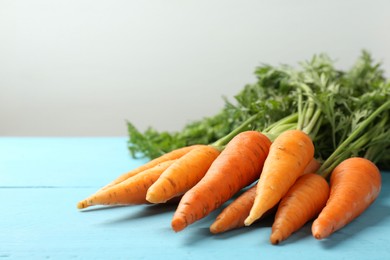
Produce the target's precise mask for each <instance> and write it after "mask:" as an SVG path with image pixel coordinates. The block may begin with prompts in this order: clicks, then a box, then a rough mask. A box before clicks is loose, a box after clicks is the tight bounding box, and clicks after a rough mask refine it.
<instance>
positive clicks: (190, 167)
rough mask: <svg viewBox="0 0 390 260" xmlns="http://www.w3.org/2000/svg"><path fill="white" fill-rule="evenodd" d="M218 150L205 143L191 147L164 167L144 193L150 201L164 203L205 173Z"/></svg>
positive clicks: (187, 188) (182, 191)
mask: <svg viewBox="0 0 390 260" xmlns="http://www.w3.org/2000/svg"><path fill="white" fill-rule="evenodd" d="M219 154H220V151H219V150H218V149H217V148H215V147H213V146H211V145H205V146H201V147H198V148H196V149H193V150H192V151H190V152H188V153H187V154H185V155H184V156H183V157H181V158H179V159H177V160H176V162H175V163H173V164H172V165H171V166H170V167H169V168H168V169H166V170H165V171H164V172H163V173H162V174H161V176H160V177H159V178H158V179H157V181H156V182H155V183H153V184H152V186H150V187H149V189H148V191H147V193H146V200H147V201H149V202H151V203H164V202H166V201H168V200H169V199H171V198H173V197H176V196H178V195H181V194H183V193H185V192H186V191H188V190H189V189H190V188H192V187H193V186H194V185H195V184H196V183H197V182H199V180H200V179H202V177H203V176H204V175H205V174H206V172H207V170H208V169H209V167H210V165H211V163H212V162H213V161H214V160H215V158H217V156H218V155H219Z"/></svg>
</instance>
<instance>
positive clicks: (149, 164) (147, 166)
mask: <svg viewBox="0 0 390 260" xmlns="http://www.w3.org/2000/svg"><path fill="white" fill-rule="evenodd" d="M200 146H205V145H198V144H196V145H191V146H185V147H181V148H178V149H176V150H173V151H170V152H168V153H166V154H163V155H162V156H160V157H157V158H155V159H153V160H151V161H149V162H147V163H146V164H143V165H141V166H139V167H137V168H135V169H133V170H131V171H129V172H127V173H124V174H122V175H120V176H119V177H118V178H116V179H115V180H113V181H112V182H110V183H109V184H107V185H106V186H104V187H102V188H101V189H100V190H98V192H99V191H101V190H104V189H107V188H108V187H111V186H114V185H116V184H118V183H120V182H122V181H124V180H126V179H128V178H130V177H132V176H134V175H136V174H138V173H140V172H143V171H145V170H147V169H150V168H152V167H154V166H156V165H157V164H159V163H161V162H164V161H169V160H174V159H178V158H180V157H182V156H183V155H185V154H186V153H188V152H189V151H191V150H193V149H195V148H198V147H200Z"/></svg>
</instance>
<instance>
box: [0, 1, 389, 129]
mask: <svg viewBox="0 0 390 260" xmlns="http://www.w3.org/2000/svg"><path fill="white" fill-rule="evenodd" d="M389 32H390V1H388V0H382V1H381V0H374V1H369V0H367V1H363V0H359V1H358V0H349V1H348V0H344V1H336V0H328V1H310V0H295V1H293V0H276V1H275V0H274V1H260V0H257V1H249V0H247V1H245V0H244V1H238V0H237V1H227V0H225V1H222V0H214V1H213V0H208V1H194V0H189V1H185V0H175V1H174V0H143V1H141V0H140V1H103V0H88V1H82V0H81V1H80V0H67V1H55V0H46V1H45V0H36V1H29V0H24V1H23V0H9V1H6V0H0V135H2V136H126V135H127V129H126V120H129V121H131V122H133V123H134V124H135V125H136V126H137V127H138V128H139V129H141V130H144V129H145V128H146V127H147V126H153V127H155V128H157V129H159V130H168V131H173V130H180V129H181V128H182V127H183V126H184V124H186V123H188V122H190V121H192V120H197V119H200V118H202V117H204V116H209V115H213V114H215V113H216V112H217V111H219V110H220V109H221V108H222V106H223V100H222V96H226V97H228V98H229V99H232V97H233V95H234V94H236V93H238V91H239V90H240V89H242V87H243V86H244V85H245V84H246V83H251V82H253V81H254V76H253V71H254V69H255V67H256V66H258V65H260V64H261V63H268V64H271V65H278V64H281V63H287V64H290V65H296V63H297V62H299V61H302V60H307V59H310V58H311V57H312V55H313V54H318V53H321V52H325V53H327V54H329V55H330V56H331V57H332V58H334V59H336V60H337V63H336V65H337V66H338V67H340V68H348V67H349V66H351V65H352V63H353V62H354V61H355V59H356V58H357V57H358V56H359V55H360V52H361V50H362V49H367V50H368V51H370V52H371V53H372V55H373V57H374V58H375V59H376V60H378V61H381V62H383V67H384V69H385V70H386V74H387V75H389V71H390V49H389V46H390V33H389Z"/></svg>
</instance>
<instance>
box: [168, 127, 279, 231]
mask: <svg viewBox="0 0 390 260" xmlns="http://www.w3.org/2000/svg"><path fill="white" fill-rule="evenodd" d="M270 145H271V141H270V140H269V139H268V137H266V136H265V135H263V134H262V133H260V132H257V131H245V132H241V133H240V134H238V135H236V136H235V137H234V138H233V139H232V140H231V141H230V142H229V143H228V144H227V145H226V147H225V149H224V150H223V151H222V152H221V154H220V156H218V158H217V159H216V160H215V161H214V162H213V164H212V165H211V167H210V169H209V170H208V171H207V173H206V175H205V176H204V177H203V179H202V180H201V181H200V182H199V183H197V184H196V185H195V186H194V187H193V188H192V189H191V190H189V191H188V192H186V193H185V194H184V195H183V198H182V199H181V200H180V202H179V205H178V207H177V209H176V212H175V214H174V216H173V219H172V222H171V225H172V228H173V230H174V231H176V232H178V231H181V230H183V229H184V228H185V227H187V226H188V225H190V224H192V223H194V222H195V221H197V220H199V219H201V218H203V217H205V216H207V215H208V214H209V213H210V212H212V211H213V210H215V209H216V208H218V207H219V206H221V205H222V204H223V203H224V202H226V201H227V200H229V199H230V198H231V197H232V196H233V195H234V194H236V193H237V192H238V191H240V190H241V189H242V188H244V187H246V186H248V185H249V184H251V183H253V182H254V181H255V180H256V179H258V178H259V175H260V172H261V169H262V167H263V163H264V160H265V158H266V156H267V154H268V150H269V147H270Z"/></svg>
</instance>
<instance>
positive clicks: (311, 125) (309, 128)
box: [302, 108, 322, 138]
mask: <svg viewBox="0 0 390 260" xmlns="http://www.w3.org/2000/svg"><path fill="white" fill-rule="evenodd" d="M321 114H322V111H321V109H318V108H317V109H316V111H315V113H314V115H313V116H312V118H311V119H310V121H309V122H308V123H307V124H305V126H304V128H303V129H302V130H303V131H304V132H305V133H306V134H308V135H310V136H311V135H313V136H312V138H314V135H315V133H314V132H315V131H314V129H317V126H318V122H322V120H321Z"/></svg>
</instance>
